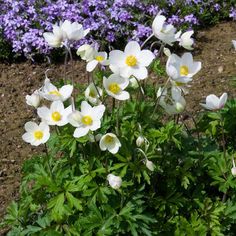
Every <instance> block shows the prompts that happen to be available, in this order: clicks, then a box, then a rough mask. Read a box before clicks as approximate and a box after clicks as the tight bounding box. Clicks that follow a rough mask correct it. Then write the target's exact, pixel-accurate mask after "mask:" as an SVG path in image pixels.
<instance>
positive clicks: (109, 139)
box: [99, 133, 121, 154]
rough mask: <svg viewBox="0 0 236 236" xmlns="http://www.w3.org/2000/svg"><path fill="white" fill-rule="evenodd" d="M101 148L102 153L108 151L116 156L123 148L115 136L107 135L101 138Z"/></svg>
mask: <svg viewBox="0 0 236 236" xmlns="http://www.w3.org/2000/svg"><path fill="white" fill-rule="evenodd" d="M99 147H100V149H101V150H102V151H105V150H108V151H109V152H110V153H112V154H116V153H117V152H118V151H119V148H120V147H121V143H120V140H119V139H118V138H117V136H116V135H115V134H113V133H107V134H105V135H103V136H102V137H101V139H100V141H99Z"/></svg>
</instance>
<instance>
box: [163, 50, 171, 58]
mask: <svg viewBox="0 0 236 236" xmlns="http://www.w3.org/2000/svg"><path fill="white" fill-rule="evenodd" d="M163 52H164V54H165V55H166V56H167V57H169V56H170V55H171V52H170V49H169V48H164V49H163Z"/></svg>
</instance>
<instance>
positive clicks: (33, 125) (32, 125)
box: [25, 121, 39, 132]
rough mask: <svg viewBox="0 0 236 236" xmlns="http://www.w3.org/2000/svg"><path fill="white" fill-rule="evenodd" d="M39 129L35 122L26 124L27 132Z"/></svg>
mask: <svg viewBox="0 0 236 236" xmlns="http://www.w3.org/2000/svg"><path fill="white" fill-rule="evenodd" d="M38 128H39V127H38V125H37V124H36V123H35V122H32V121H29V122H27V123H25V130H26V131H27V132H34V131H35V130H37V129H38Z"/></svg>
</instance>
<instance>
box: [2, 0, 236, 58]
mask: <svg viewBox="0 0 236 236" xmlns="http://www.w3.org/2000/svg"><path fill="white" fill-rule="evenodd" d="M0 9H1V12H0V48H1V54H0V59H1V58H2V59H7V57H9V56H12V53H11V49H12V51H13V52H14V53H16V54H20V55H22V54H23V55H25V56H26V57H28V58H31V59H33V58H34V59H37V57H35V55H36V54H42V55H45V54H49V52H53V51H52V50H51V49H52V48H51V47H49V45H48V44H47V43H46V42H45V40H43V38H42V34H43V32H44V31H45V30H48V31H51V30H52V24H54V23H55V22H59V21H65V20H70V21H73V22H80V23H82V25H83V27H84V28H85V29H87V28H90V30H91V33H90V34H89V35H88V36H87V37H86V38H84V39H82V41H77V42H75V44H73V45H72V47H74V48H76V47H77V46H78V45H82V44H84V42H85V41H86V42H87V43H92V42H94V43H96V44H99V45H100V46H106V47H107V46H108V45H109V46H114V47H115V46H116V45H121V44H123V43H124V42H125V41H126V40H127V39H129V40H130V39H133V40H136V41H140V42H142V41H143V40H144V39H145V38H146V37H147V36H149V35H150V33H151V31H152V29H151V27H150V24H151V21H152V18H153V17H154V16H155V15H156V14H157V12H159V11H161V12H162V13H163V14H164V15H165V16H167V20H168V23H171V24H174V25H175V26H181V27H187V28H196V27H199V26H200V27H206V26H209V25H212V24H215V23H217V22H219V20H222V19H224V20H227V19H229V18H230V19H234V20H235V19H236V6H235V1H234V0H227V1H221V0H211V1H205V0H185V1H180V0H159V1H156V0H143V1H139V0H109V1H108V0H81V1H68V0H55V1H51V0H44V1H37V0H24V1H22V0H4V1H1V2H0ZM124 39H125V40H124ZM57 54H58V51H57ZM13 55H15V54H13Z"/></svg>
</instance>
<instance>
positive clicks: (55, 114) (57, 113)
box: [52, 111, 61, 121]
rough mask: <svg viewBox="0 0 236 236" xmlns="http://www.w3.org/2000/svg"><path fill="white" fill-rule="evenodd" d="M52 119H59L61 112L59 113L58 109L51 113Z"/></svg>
mask: <svg viewBox="0 0 236 236" xmlns="http://www.w3.org/2000/svg"><path fill="white" fill-rule="evenodd" d="M52 119H53V120H54V121H59V120H61V114H60V113H59V112H58V111H54V112H53V113H52Z"/></svg>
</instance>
